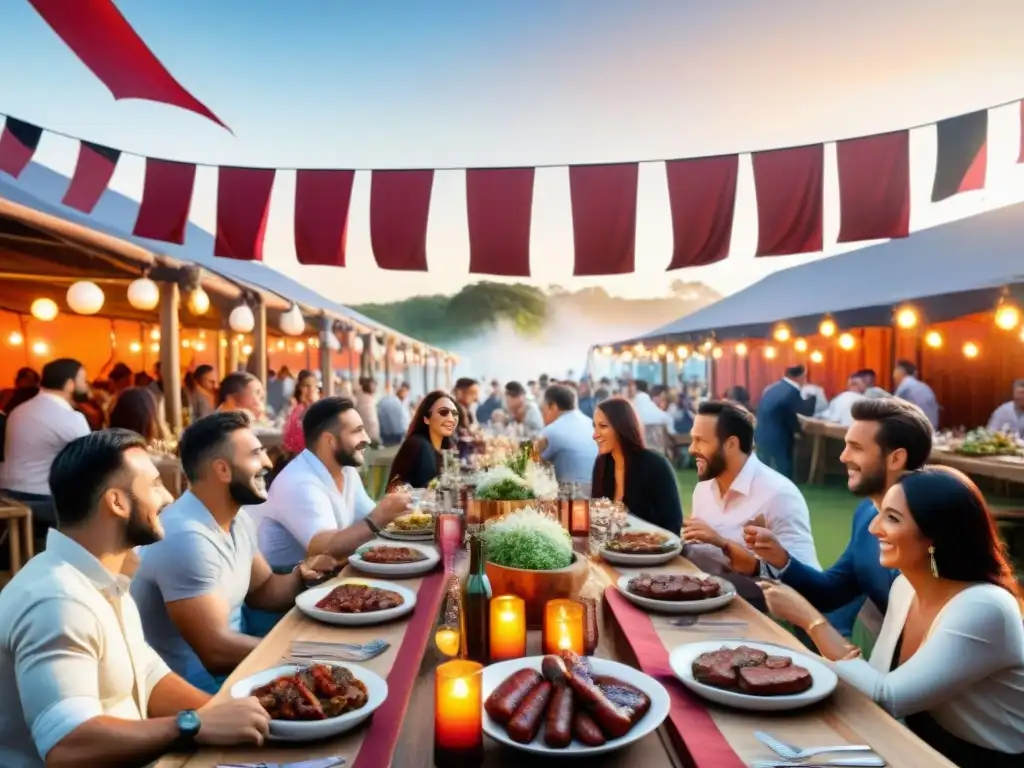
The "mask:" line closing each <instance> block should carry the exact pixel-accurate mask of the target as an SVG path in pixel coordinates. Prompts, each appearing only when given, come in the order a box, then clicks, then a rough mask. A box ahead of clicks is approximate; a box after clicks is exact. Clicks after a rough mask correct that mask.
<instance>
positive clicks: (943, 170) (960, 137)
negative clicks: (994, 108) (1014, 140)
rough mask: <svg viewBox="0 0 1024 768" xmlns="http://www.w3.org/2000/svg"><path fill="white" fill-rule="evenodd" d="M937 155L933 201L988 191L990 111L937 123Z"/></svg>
mask: <svg viewBox="0 0 1024 768" xmlns="http://www.w3.org/2000/svg"><path fill="white" fill-rule="evenodd" d="M935 137H936V144H937V156H936V158H935V183H934V184H933V185H932V202H933V203H938V202H940V201H942V200H945V199H946V198H949V197H952V196H953V195H956V194H959V193H961V192H970V191H972V190H975V189H984V188H985V171H986V169H987V167H988V110H987V109H982V110H979V111H977V112H971V113H969V114H966V115H958V116H957V117H950V118H947V119H946V120H940V121H939V122H937V123H936V124H935Z"/></svg>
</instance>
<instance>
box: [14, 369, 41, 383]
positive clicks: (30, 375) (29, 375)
mask: <svg viewBox="0 0 1024 768" xmlns="http://www.w3.org/2000/svg"><path fill="white" fill-rule="evenodd" d="M25 379H28V381H29V383H28V384H19V386H23V387H38V386H39V374H38V373H37V372H36V369H35V368H29V367H28V366H27V365H26V366H24V367H22V368H19V369H18V372H17V373H16V374H15V375H14V382H15V384H18V382H21V381H24V380H25Z"/></svg>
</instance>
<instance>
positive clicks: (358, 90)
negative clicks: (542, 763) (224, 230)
mask: <svg viewBox="0 0 1024 768" xmlns="http://www.w3.org/2000/svg"><path fill="white" fill-rule="evenodd" d="M117 4H118V6H119V7H120V8H121V10H122V11H123V13H124V14H125V16H126V17H127V18H128V20H129V21H130V22H131V23H132V24H133V25H134V26H135V28H136V29H137V30H138V31H139V33H140V34H141V35H142V37H143V38H144V39H145V40H146V41H147V42H148V43H149V45H150V46H151V48H152V49H153V50H154V52H155V53H156V54H157V55H158V56H159V57H160V58H161V59H162V60H163V61H164V63H165V64H166V65H167V67H168V68H169V69H170V71H171V72H172V73H173V74H174V75H175V76H176V77H177V78H178V79H179V80H180V81H181V82H182V84H183V85H185V87H186V88H188V89H189V90H190V91H192V92H193V93H194V94H195V95H196V96H197V97H198V98H199V99H200V100H202V101H204V102H205V103H206V104H207V105H208V106H209V107H210V108H211V109H212V110H213V111H214V112H216V113H217V114H218V115H219V116H220V117H221V118H222V119H224V120H225V121H226V122H227V123H228V124H229V125H231V127H232V128H233V129H234V133H235V135H234V136H232V135H231V134H228V133H227V132H225V131H223V130H221V129H220V128H218V127H217V126H216V125H214V124H213V123H210V122H208V121H206V120H203V119H202V118H199V117H197V116H195V115H193V114H191V113H188V112H184V111H181V110H176V109H174V108H170V107H166V106H164V105H159V104H152V103H147V102H133V101H128V102H114V101H113V99H112V98H111V97H110V94H109V93H108V92H107V91H106V89H105V88H104V87H103V86H102V84H100V83H99V81H97V80H96V79H95V78H94V77H93V76H92V75H91V73H89V72H88V71H87V70H86V69H85V68H84V67H83V66H82V65H81V64H80V63H79V62H78V61H77V59H75V58H74V56H73V55H72V54H71V52H70V51H69V50H68V49H67V48H66V47H65V46H64V45H63V44H62V43H61V42H60V41H59V39H58V38H57V37H56V35H54V33H53V32H52V31H51V30H50V29H49V28H48V27H47V26H46V25H45V24H44V23H43V22H42V20H41V19H39V17H38V16H37V15H36V14H35V12H34V11H33V10H32V8H31V6H30V5H29V4H28V3H27V2H26V1H25V0H10V1H9V2H7V3H4V8H3V11H2V12H0V18H2V23H0V67H2V69H0V71H3V72H4V73H5V76H4V77H3V78H0V112H4V113H10V114H14V115H17V116H18V117H21V118H23V119H26V120H29V121H32V122H35V123H37V124H39V125H42V126H44V127H47V128H52V129H54V130H58V131H63V132H66V133H69V134H72V135H75V136H81V137H84V138H88V139H90V140H93V141H97V142H101V143H105V144H109V145H111V146H117V147H121V148H124V149H127V150H134V151H137V152H140V153H143V154H147V153H148V154H152V155H156V156H163V157H169V158H173V159H178V160H189V161H198V162H207V163H213V164H216V163H225V164H239V165H245V164H249V165H265V166H277V167H296V166H302V167H357V168H373V167H444V166H460V167H462V166H473V165H512V164H549V163H572V162H599V161H622V160H643V159H648V158H671V157H686V156H693V155H701V154H712V153H719V152H732V151H742V150H749V149H765V148H771V147H775V146H782V145H789V144H796V143H802V142H810V141H820V140H826V139H830V138H842V137H847V136H856V135H861V134H865V133H871V132H881V131H885V130H890V129H894V128H899V127H904V126H907V125H913V124H918V123H924V122H928V121H931V120H935V119H938V118H941V117H945V116H949V115H952V114H957V113H959V112H964V111H968V110H971V109H976V108H979V107H982V106H986V105H989V104H996V103H1000V102H1004V101H1009V100H1011V99H1014V98H1017V97H1020V96H1024V46H1022V45H1020V42H1019V30H1021V29H1024V3H1022V2H1020V0H975V1H974V2H971V3H963V2H959V1H957V0H899V1H898V2H893V0H862V1H861V2H858V3H836V2H828V3H826V2H820V0H819V1H815V0H774V1H773V2H763V1H761V2H758V1H756V0H720V1H719V2H711V1H710V0H685V1H684V0H645V1H644V2H637V1H636V0H632V2H630V1H629V0H561V1H557V2H556V1H554V0H519V2H508V1H507V0H491V1H490V2H488V3H479V2H471V1H470V0H460V1H458V2H455V1H454V0H447V1H444V0H438V2H431V3H423V2H411V1H410V2H387V1H385V0H377V1H376V2H373V3H365V2H355V1H354V0H353V1H351V2H327V1H326V0H325V1H324V2H313V1H312V0H305V1H303V2H289V3H284V2H269V1H264V2H254V1H250V2H242V0H216V1H211V0H176V1H175V2H174V3H157V2H152V1H151V0H118V3H117ZM991 130H992V139H993V147H992V153H991V154H990V160H991V165H992V168H991V171H990V176H989V187H990V189H989V190H988V191H987V192H986V193H981V194H972V195H967V196H963V197H962V198H961V199H954V200H953V201H949V202H947V203H943V204H942V205H941V206H932V205H930V204H929V203H928V193H929V190H930V183H931V175H932V172H933V166H934V157H933V155H934V134H933V132H931V131H929V130H922V131H918V132H915V134H914V136H913V138H912V167H913V175H914V182H913V192H914V197H915V208H914V216H913V222H912V224H913V226H914V227H921V226H929V225H931V224H934V223H937V222H939V221H943V220H946V219H948V218H950V217H955V216H960V215H966V214H969V213H972V212H976V211H978V210H983V209H985V208H988V207H992V206H995V205H998V204H1003V203H1006V202H1010V201H1016V200H1019V199H1022V197H1024V178H1022V173H1021V171H1020V169H1019V168H1015V167H1013V161H1014V160H1015V158H1016V150H1015V147H1016V142H1017V141H1018V140H1019V128H1018V122H1017V112H1016V108H1009V109H1004V110H999V111H997V112H996V113H995V114H994V115H993V120H992V128H991ZM76 152H77V147H76V146H75V144H74V143H73V142H67V141H63V140H60V139H58V138H55V137H48V138H47V139H44V142H43V144H42V145H41V147H40V151H39V153H38V155H37V158H38V159H39V160H41V161H42V162H44V163H45V164H47V165H50V166H51V167H53V168H55V169H56V170H58V171H60V172H63V173H70V172H71V170H73V167H74V161H75V157H76ZM826 158H827V163H828V164H827V166H826V171H827V174H828V175H827V185H826V186H827V188H826V242H827V243H830V241H831V243H830V246H829V248H830V249H831V248H832V245H831V244H834V240H835V234H836V231H837V229H838V211H837V210H836V205H835V185H836V182H835V177H834V154H833V153H832V152H828V153H827V155H826ZM142 169H143V163H142V160H141V159H138V158H132V157H125V158H123V159H122V162H121V164H120V166H119V168H118V172H117V174H116V175H115V178H114V181H113V186H114V187H115V188H116V189H118V190H119V191H121V192H124V193H126V194H129V195H131V196H133V197H138V195H139V193H140V192H141V184H142ZM293 190H294V174H292V173H290V172H284V173H281V174H279V175H278V181H277V185H276V187H275V193H274V201H273V209H272V215H271V222H270V227H269V231H268V245H269V247H268V248H267V256H266V260H267V263H268V264H270V265H271V266H274V267H275V268H277V269H280V270H282V271H284V272H287V273H288V274H291V275H292V276H295V277H298V278H299V279H302V280H304V281H306V282H308V283H310V284H311V285H314V286H315V287H316V288H317V289H318V290H320V291H322V292H325V293H328V294H330V295H331V296H332V298H336V299H338V300H340V301H344V302H348V303H355V302H360V301H368V300H389V299H395V298H401V297H403V296H407V295H411V294H414V293H420V292H434V291H445V290H455V289H457V288H458V287H459V286H460V285H462V284H464V283H465V282H466V281H467V280H471V279H476V278H473V277H471V276H470V275H468V262H469V252H468V241H467V236H466V222H465V197H464V195H465V188H464V184H463V180H462V174H461V173H458V172H442V173H439V174H438V175H437V177H436V179H435V187H434V197H433V204H432V209H431V220H430V229H429V232H428V258H429V263H430V269H431V273H430V274H429V275H426V276H425V275H422V274H408V273H390V272H382V271H381V270H378V269H377V268H376V266H375V265H374V262H373V257H372V254H371V252H370V248H369V227H368V209H369V197H368V191H369V176H368V174H359V175H358V176H357V181H356V187H355V190H354V198H353V205H352V210H351V217H352V219H351V223H350V234H349V264H350V266H349V267H348V268H346V269H344V270H339V269H330V268H308V267H300V266H299V265H298V264H297V263H296V262H295V258H294V252H293V250H292V246H291V231H290V221H291V214H292V211H291V195H292V193H293ZM215 193H216V179H215V172H214V171H213V170H212V169H204V170H201V172H200V175H199V180H198V183H197V190H196V197H195V200H194V204H193V219H194V220H195V221H196V222H197V223H199V224H201V225H204V226H206V227H212V226H213V221H214V216H213V214H214V201H215ZM756 237H757V233H756V218H755V209H754V201H753V188H752V182H751V177H750V167H749V161H748V160H747V159H744V161H743V162H742V163H741V186H740V191H739V200H738V208H737V219H736V228H735V233H734V238H733V255H732V257H731V258H730V259H729V260H727V261H726V262H724V263H722V264H719V265H715V266H712V267H707V268H701V269H695V270H684V271H679V272H674V273H666V272H665V271H664V267H665V265H666V264H667V262H668V259H669V254H670V250H671V230H670V225H669V220H668V203H667V192H666V190H665V182H664V175H663V169H662V166H661V165H660V164H657V163H654V164H650V165H645V166H642V169H641V175H640V199H639V222H638V232H637V273H636V274H635V275H631V276H623V277H616V278H604V279H574V278H572V277H571V272H572V229H571V218H570V208H569V197H568V177H567V174H566V171H565V169H564V168H553V169H546V170H542V171H540V172H539V173H538V176H537V182H536V192H535V203H534V220H533V243H532V245H533V257H532V258H533V272H534V276H535V280H536V281H537V282H538V283H540V284H542V285H546V284H549V283H559V284H561V285H564V286H567V287H579V286H584V285H594V284H600V285H604V286H605V287H606V288H608V289H609V290H610V291H611V292H613V293H618V294H621V295H627V296H643V295H661V294H663V293H664V292H665V291H666V289H667V286H668V284H669V283H670V282H671V281H672V280H673V279H677V278H681V279H692V280H702V281H704V282H707V283H708V284H709V285H711V286H713V287H715V288H716V289H718V290H720V291H722V292H731V291H733V290H737V289H738V288H741V287H743V286H745V285H747V284H749V283H750V282H752V281H753V280H755V279H757V278H759V277H761V276H763V275H764V274H765V273H766V272H767V271H768V270H771V269H776V268H779V267H782V266H789V265H792V264H795V263H801V262H803V261H805V260H807V259H809V258H813V257H811V256H802V257H792V258H781V259H759V260H756V261H755V260H754V259H753V258H752V257H751V254H752V251H753V246H754V243H755V241H756Z"/></svg>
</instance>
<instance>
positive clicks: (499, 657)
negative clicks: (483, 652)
mask: <svg viewBox="0 0 1024 768" xmlns="http://www.w3.org/2000/svg"><path fill="white" fill-rule="evenodd" d="M525 655H526V603H524V602H523V598H521V597H516V596H515V595H501V596H500V597H495V598H492V599H491V661H492V662H495V661H507V660H509V659H521V658H522V657H523V656H525Z"/></svg>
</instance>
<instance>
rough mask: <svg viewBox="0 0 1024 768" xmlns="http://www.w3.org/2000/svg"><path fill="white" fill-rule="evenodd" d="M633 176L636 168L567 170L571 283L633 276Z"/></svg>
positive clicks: (629, 165) (630, 165)
mask: <svg viewBox="0 0 1024 768" xmlns="http://www.w3.org/2000/svg"><path fill="white" fill-rule="evenodd" d="M639 172H640V168H639V166H638V165H637V164H636V163H620V164H616V165H573V166H569V193H570V196H571V198H572V233H573V242H574V244H575V246H576V259H575V266H574V268H573V274H574V275H576V276H577V277H583V276H596V275H624V274H628V273H629V272H632V271H633V267H634V256H635V249H636V187H637V178H638V176H639Z"/></svg>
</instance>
